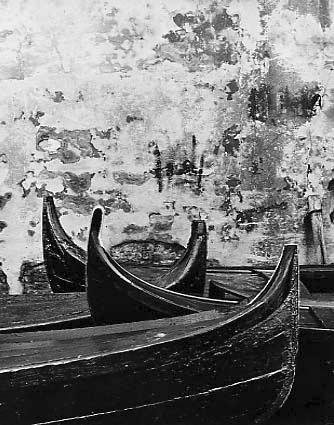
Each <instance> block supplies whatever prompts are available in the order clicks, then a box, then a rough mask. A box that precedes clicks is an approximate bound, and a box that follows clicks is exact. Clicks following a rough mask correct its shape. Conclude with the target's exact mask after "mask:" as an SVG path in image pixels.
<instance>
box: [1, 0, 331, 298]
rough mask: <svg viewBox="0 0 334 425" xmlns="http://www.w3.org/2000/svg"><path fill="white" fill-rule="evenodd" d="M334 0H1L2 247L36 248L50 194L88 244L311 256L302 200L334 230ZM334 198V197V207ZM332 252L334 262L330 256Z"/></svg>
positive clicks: (258, 256) (223, 254) (231, 259)
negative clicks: (97, 223) (318, 207)
mask: <svg viewBox="0 0 334 425" xmlns="http://www.w3.org/2000/svg"><path fill="white" fill-rule="evenodd" d="M332 18H333V0H305V1H303V2H300V1H297V0H280V1H263V0H257V1H256V0H242V1H241V0H226V1H219V2H217V1H213V0H181V1H174V0H161V1H154V0H145V1H142V0H137V1H136V2H133V1H130V0H122V1H119V0H113V1H102V0H92V1H85V0H71V1H65V0H63V1H62V0H44V1H42V0H1V1H0V52H1V58H2V60H1V63H0V93H1V102H0V257H1V261H2V268H3V270H4V272H5V273H6V275H7V278H8V282H9V284H10V285H11V291H12V292H17V291H19V290H20V285H19V283H18V276H19V270H20V266H21V264H22V262H23V261H24V260H29V259H34V260H41V259H42V252H41V217H40V215H41V204H42V197H43V196H44V195H46V194H53V195H54V197H55V201H56V204H57V206H58V207H59V211H60V212H61V214H62V216H61V221H62V223H63V225H64V227H65V229H66V230H67V231H68V232H69V233H70V234H71V235H72V236H73V237H74V239H75V241H76V242H77V243H79V244H81V245H82V246H85V243H86V238H87V229H88V226H89V220H90V215H91V212H92V209H93V207H94V206H95V205H97V204H100V205H103V206H104V208H105V211H106V217H105V229H104V234H103V239H104V243H105V244H106V245H107V246H112V245H115V244H117V243H120V242H122V241H124V240H127V239H132V240H133V239H148V238H155V239H158V240H162V241H170V242H178V243H181V244H183V245H185V244H186V243H187V239H188V237H189V232H190V221H191V219H192V218H193V217H198V215H200V216H201V217H202V218H205V219H207V222H208V228H209V257H210V258H211V259H212V260H215V261H217V262H219V263H221V264H247V263H266V262H270V263H272V262H274V261H275V260H276V259H277V256H278V255H279V252H280V249H281V246H282V244H283V243H285V242H298V243H300V256H301V262H304V261H305V229H304V224H303V223H304V216H305V214H306V211H307V205H306V204H307V203H306V201H307V196H308V195H309V194H312V193H313V194H314V193H316V194H319V195H321V196H322V197H323V199H324V203H325V204H326V206H327V209H328V214H327V213H326V215H325V219H324V221H325V226H326V230H327V235H326V238H327V239H326V242H327V244H328V247H329V248H331V247H332V246H333V243H334V237H332V236H331V234H332V233H333V235H334V232H333V224H332V222H334V213H332V214H331V211H332V210H334V202H333V201H332V198H333V199H334V166H333V154H334V152H333V149H334V148H333V146H334V143H333V138H334V131H333V118H334V112H333V111H334V82H333V81H334V80H333V78H332V73H333V69H334V49H333V42H334V30H333V25H332ZM332 204H333V205H332ZM329 256H330V259H331V260H334V254H331V250H330V249H329Z"/></svg>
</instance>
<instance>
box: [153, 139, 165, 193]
mask: <svg viewBox="0 0 334 425" xmlns="http://www.w3.org/2000/svg"><path fill="white" fill-rule="evenodd" d="M153 155H154V156H155V168H154V176H155V178H156V179H157V181H158V188H159V192H162V188H163V186H162V168H161V154H160V150H159V147H158V144H156V145H155V148H154V151H153Z"/></svg>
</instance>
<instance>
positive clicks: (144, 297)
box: [86, 208, 289, 324]
mask: <svg viewBox="0 0 334 425" xmlns="http://www.w3.org/2000/svg"><path fill="white" fill-rule="evenodd" d="M102 215H103V212H102V209H101V208H96V209H95V210H94V213H93V217H92V222H91V227H90V232H89V240H88V259H87V271H86V279H87V299H88V304H89V308H90V311H91V315H92V317H93V320H94V321H95V322H96V323H98V324H107V323H109V324H110V323H122V322H129V321H134V320H147V319H152V318H161V317H168V316H176V315H183V314H190V313H195V312H199V311H204V310H212V309H214V310H217V311H220V312H223V311H228V310H230V309H231V308H234V307H235V305H236V303H235V301H233V300H224V301H222V300H218V299H207V298H203V297H198V296H192V295H188V294H181V293H177V292H173V291H170V290H168V289H166V288H161V287H158V286H156V285H153V284H151V283H149V282H146V281H145V280H143V279H140V278H138V277H136V276H134V275H132V274H131V273H130V272H129V271H127V270H125V269H124V268H123V267H122V266H121V265H120V264H118V263H117V261H116V260H114V259H113V258H112V257H111V256H110V255H109V254H108V253H107V252H106V250H105V249H104V248H103V246H102V245H101V242H100V239H99V233H100V230H101V224H102ZM285 257H286V255H284V256H283V259H282V260H281V263H280V264H281V267H284V261H287V260H289V258H285ZM282 261H283V263H282Z"/></svg>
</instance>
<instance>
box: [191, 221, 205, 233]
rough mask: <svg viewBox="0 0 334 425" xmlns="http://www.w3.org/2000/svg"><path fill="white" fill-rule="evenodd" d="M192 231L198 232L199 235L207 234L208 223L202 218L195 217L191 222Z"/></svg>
mask: <svg viewBox="0 0 334 425" xmlns="http://www.w3.org/2000/svg"><path fill="white" fill-rule="evenodd" d="M191 228H192V233H196V234H197V235H198V236H201V235H206V233H207V232H206V223H205V220H202V219H194V220H193V221H192V223H191Z"/></svg>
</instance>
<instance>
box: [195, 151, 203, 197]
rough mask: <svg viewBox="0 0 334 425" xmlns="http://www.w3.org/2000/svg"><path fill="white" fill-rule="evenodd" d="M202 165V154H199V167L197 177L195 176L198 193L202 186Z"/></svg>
mask: <svg viewBox="0 0 334 425" xmlns="http://www.w3.org/2000/svg"><path fill="white" fill-rule="evenodd" d="M203 166H204V155H201V159H200V163H199V169H198V177H197V189H198V193H200V190H201V187H202V176H203Z"/></svg>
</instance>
